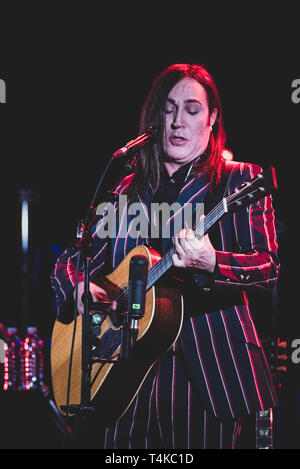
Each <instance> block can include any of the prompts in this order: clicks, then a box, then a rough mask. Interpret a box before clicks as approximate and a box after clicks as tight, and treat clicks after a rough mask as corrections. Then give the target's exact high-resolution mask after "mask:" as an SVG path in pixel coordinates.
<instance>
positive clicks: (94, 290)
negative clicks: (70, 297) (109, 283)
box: [74, 281, 117, 314]
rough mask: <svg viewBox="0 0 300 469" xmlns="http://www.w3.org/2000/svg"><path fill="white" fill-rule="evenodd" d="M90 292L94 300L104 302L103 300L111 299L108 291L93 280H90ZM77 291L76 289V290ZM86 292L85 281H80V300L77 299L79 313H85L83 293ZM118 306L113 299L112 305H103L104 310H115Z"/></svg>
mask: <svg viewBox="0 0 300 469" xmlns="http://www.w3.org/2000/svg"><path fill="white" fill-rule="evenodd" d="M89 286H90V294H91V295H92V298H93V302H95V303H97V302H100V303H101V302H102V301H110V299H109V298H108V296H107V293H106V291H105V290H103V288H101V287H99V286H98V285H96V284H95V283H93V282H90V285H89ZM75 291H76V290H75ZM75 291H74V299H75ZM83 293H84V282H83V281H81V282H79V283H78V301H77V309H78V313H79V314H83V313H84V305H83V302H82V295H83ZM116 308H117V302H116V301H113V302H112V304H111V305H109V306H107V305H105V306H104V307H103V310H105V311H115V310H116Z"/></svg>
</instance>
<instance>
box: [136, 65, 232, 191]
mask: <svg viewBox="0 0 300 469" xmlns="http://www.w3.org/2000/svg"><path fill="white" fill-rule="evenodd" d="M185 77H191V78H194V79H195V80H197V81H198V82H199V83H200V84H201V85H202V86H203V87H204V89H205V90H206V94H207V101H208V107H209V115H211V113H212V111H213V110H214V109H217V111H218V113H217V118H216V121H215V123H214V126H213V130H212V132H211V134H210V139H209V143H208V146H207V148H206V150H205V152H204V155H202V158H199V160H198V161H196V163H195V164H194V166H193V171H192V173H191V175H192V176H195V175H196V174H197V173H199V172H200V171H203V170H204V169H205V170H206V172H207V178H208V181H209V182H210V187H211V188H212V187H213V186H214V185H217V184H218V182H219V180H220V176H221V169H222V162H223V159H222V151H223V149H224V145H225V131H224V127H223V116H222V109H221V102H220V97H219V93H218V90H217V87H216V84H215V82H214V80H213V78H212V77H211V75H210V74H209V73H208V71H207V70H206V68H205V67H204V66H202V65H199V64H173V65H170V66H169V67H167V68H166V69H165V70H164V71H163V72H162V73H161V74H160V75H159V76H158V77H157V79H156V80H155V81H154V82H153V85H152V88H151V90H150V93H149V95H148V96H147V98H146V101H145V103H144V105H143V108H142V112H141V116H140V127H139V131H140V133H143V132H145V131H146V130H147V129H148V128H149V127H150V126H155V127H158V129H161V131H160V135H159V137H158V139H157V141H156V142H155V143H153V144H148V145H146V146H145V147H144V148H143V149H141V150H140V152H139V154H138V155H137V161H136V167H135V172H134V175H133V178H132V182H131V184H130V188H129V192H130V193H132V192H138V193H142V192H143V191H144V190H145V188H146V187H148V186H151V187H152V189H153V192H154V193H155V192H156V191H157V189H158V187H159V183H160V177H161V174H162V170H163V161H164V150H163V143H162V133H163V132H162V129H163V128H164V112H163V111H164V105H165V102H166V99H167V97H168V95H169V93H170V91H171V89H172V88H173V87H174V86H175V85H176V83H178V82H179V81H180V80H182V79H183V78H185Z"/></svg>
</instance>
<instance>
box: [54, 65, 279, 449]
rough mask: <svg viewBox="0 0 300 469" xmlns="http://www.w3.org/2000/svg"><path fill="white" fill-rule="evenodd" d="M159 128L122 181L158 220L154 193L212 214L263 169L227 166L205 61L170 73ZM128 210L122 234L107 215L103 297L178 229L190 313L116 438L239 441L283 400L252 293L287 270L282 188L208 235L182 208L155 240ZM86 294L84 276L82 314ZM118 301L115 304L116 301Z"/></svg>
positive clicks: (100, 259)
mask: <svg viewBox="0 0 300 469" xmlns="http://www.w3.org/2000/svg"><path fill="white" fill-rule="evenodd" d="M149 126H155V127H158V128H159V129H160V138H158V141H157V142H156V143H154V144H153V145H147V146H145V147H144V148H143V149H142V150H140V152H139V155H137V165H136V168H135V171H134V173H133V174H132V175H130V176H128V177H127V178H125V179H123V180H122V181H121V182H120V184H119V186H118V187H117V188H116V191H117V192H118V193H119V194H123V195H124V194H126V195H127V197H128V206H129V205H130V204H131V203H133V202H135V201H139V202H140V203H141V204H142V207H143V209H144V211H145V214H146V220H148V223H149V224H150V223H151V217H149V216H147V215H149V214H150V213H151V204H153V203H162V202H166V203H168V204H169V205H171V204H172V203H174V202H178V203H179V204H180V206H181V207H185V206H187V205H188V204H191V205H192V207H193V209H194V208H195V205H196V204H197V203H204V205H205V213H206V214H207V213H208V210H209V208H212V207H213V206H214V205H216V204H217V203H218V202H219V201H220V200H221V198H222V197H223V195H224V194H226V195H227V194H231V193H232V192H234V190H235V189H236V187H237V186H239V185H240V184H241V183H242V182H243V181H245V180H247V179H250V178H252V177H254V176H256V175H257V174H258V173H259V172H260V171H261V168H260V167H259V166H257V165H253V164H247V163H236V162H231V163H228V164H227V165H225V164H224V159H223V158H222V151H223V150H224V145H225V133H224V129H223V121H222V109H221V103H220V98H219V94H218V91H217V89H216V86H215V83H214V81H213V79H212V77H211V76H210V75H209V73H208V72H207V70H206V69H205V68H204V67H202V66H200V65H189V64H175V65H172V66H170V67H168V68H167V69H166V70H164V71H163V72H162V73H161V74H160V76H159V77H158V78H157V79H156V80H155V82H154V84H153V87H152V89H151V91H150V93H149V96H148V98H147V100H146V102H145V104H144V107H143V109H142V113H141V121H140V131H141V132H142V131H145V130H146V129H147V128H148V127H149ZM116 212H118V206H117V205H116ZM178 212H180V210H179V211H178ZM121 215H122V216H123V215H124V216H123V218H122V216H121V217H119V220H121V221H120V224H118V226H117V230H116V235H115V236H114V237H113V238H111V239H107V240H104V239H101V238H100V237H99V236H97V230H99V225H98V227H95V229H94V231H93V245H92V266H91V287H90V291H91V294H92V297H93V299H94V301H97V300H101V298H103V295H104V294H105V291H104V290H103V289H102V288H101V286H100V285H97V283H96V282H93V279H96V278H97V277H99V276H101V273H102V272H103V269H106V271H107V269H110V270H113V269H115V268H116V266H117V265H118V264H119V263H120V262H121V261H122V260H123V259H124V257H125V256H126V255H127V254H128V253H129V252H130V251H131V249H132V248H133V247H134V246H135V245H136V244H147V245H151V246H152V247H155V248H156V249H158V250H160V251H161V252H164V251H166V250H167V249H168V248H169V247H170V245H171V244H172V239H173V243H174V247H175V254H174V255H173V257H172V261H173V265H174V272H175V273H176V276H177V277H179V279H180V278H181V281H179V283H178V284H177V283H175V280H174V285H180V288H181V290H182V292H183V295H184V300H185V316H184V321H183V325H182V329H181V332H180V335H179V337H178V339H177V340H176V342H175V343H174V345H173V347H172V350H170V351H169V352H168V353H165V354H164V355H163V356H162V357H161V358H160V359H159V360H158V361H157V363H156V364H155V366H154V367H153V368H152V369H151V371H150V372H149V374H148V375H147V377H146V379H145V381H144V383H143V385H142V386H141V389H140V390H139V392H138V394H137V396H136V398H135V400H134V402H133V403H132V405H131V406H130V408H129V409H128V411H127V412H126V414H125V415H124V416H123V417H122V418H121V419H120V420H119V421H118V422H117V423H116V425H115V426H114V427H113V428H109V429H107V431H106V438H105V443H104V446H105V447H106V448H234V447H235V445H236V437H237V435H238V433H239V431H240V422H241V419H242V417H243V415H248V414H251V413H254V412H256V411H258V410H261V409H265V408H269V407H273V406H275V405H276V404H277V397H276V393H275V390H274V386H273V383H272V378H271V374H270V371H269V368H268V365H267V362H266V359H265V356H264V353H263V350H262V347H261V343H260V340H259V338H258V336H257V332H256V329H255V326H254V324H253V321H252V317H251V314H250V311H249V303H248V299H247V294H246V289H247V288H249V287H253V288H254V287H260V288H262V287H264V288H270V287H271V286H272V284H274V282H276V280H277V277H278V272H279V262H278V258H277V242H276V233H275V224H274V211H273V208H272V202H271V197H270V196H268V197H265V198H264V199H263V200H262V201H259V202H257V203H254V204H252V205H251V206H250V207H249V208H244V209H242V210H240V211H239V212H237V213H234V214H226V215H225V216H224V217H223V218H222V219H221V220H220V221H219V223H218V226H217V228H216V229H215V230H214V231H213V232H210V233H209V234H206V235H204V236H201V237H197V236H195V234H194V233H193V231H192V230H191V226H190V227H183V228H182V229H181V230H180V231H179V232H172V229H173V231H174V226H175V224H174V223H173V222H174V218H176V216H177V215H178V214H177V215H176V214H175V215H174V216H173V217H170V218H169V220H167V222H166V223H169V224H170V226H171V232H170V236H169V237H168V238H166V237H160V238H159V239H150V237H149V236H147V235H144V234H143V232H142V230H141V233H140V236H138V237H131V236H130V230H131V227H132V223H133V219H132V216H130V215H128V212H126V215H125V212H122V214H121ZM124 218H127V220H124ZM125 222H126V223H127V224H126V226H127V227H128V229H127V231H126V234H125V235H124V231H123V229H122V224H123V223H125ZM162 229H163V227H160V233H162ZM98 234H99V233H98ZM212 238H214V239H213V241H212ZM75 263H76V254H75V253H73V252H72V250H67V251H65V253H64V254H63V255H62V256H61V257H60V259H58V261H57V263H56V266H55V269H54V272H53V276H52V281H53V287H54V289H55V292H56V295H57V300H58V306H59V309H60V310H62V309H63V308H64V305H65V304H67V303H69V302H70V301H71V300H70V299H72V298H73V294H74V287H75V278H76V274H75V271H76V269H75ZM82 292H83V276H82V274H80V276H79V285H78V298H79V302H78V309H79V312H82V310H83V306H82V302H81V296H82ZM66 301H67V303H66ZM116 307H117V305H116V304H113V306H112V309H116Z"/></svg>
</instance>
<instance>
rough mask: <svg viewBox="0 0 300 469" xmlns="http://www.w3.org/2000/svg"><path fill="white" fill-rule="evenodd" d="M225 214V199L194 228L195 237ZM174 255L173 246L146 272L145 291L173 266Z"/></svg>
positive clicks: (202, 233)
mask: <svg viewBox="0 0 300 469" xmlns="http://www.w3.org/2000/svg"><path fill="white" fill-rule="evenodd" d="M226 212H227V202H226V198H224V199H222V200H221V202H219V204H217V205H216V206H215V207H214V208H213V209H212V210H211V211H210V212H209V214H208V215H206V217H205V218H204V219H202V220H200V221H199V222H198V223H197V225H196V227H195V228H194V233H195V236H197V237H198V236H203V235H205V234H206V233H207V232H208V231H209V230H210V228H211V227H212V226H213V225H214V224H215V223H216V222H217V221H218V220H219V219H220V218H221V217H222V216H223V215H224V213H226ZM175 253H176V250H175V248H174V246H172V247H171V248H170V249H169V250H168V251H167V252H166V253H165V254H164V255H163V256H162V258H161V259H160V260H159V261H158V262H157V263H156V264H154V266H153V267H151V269H149V271H148V282H147V290H148V289H149V288H151V287H152V286H153V285H154V284H155V282H157V280H158V279H160V278H161V277H162V276H163V275H164V274H165V273H166V272H167V271H168V270H169V269H170V268H171V267H172V265H173V262H172V256H173V254H175Z"/></svg>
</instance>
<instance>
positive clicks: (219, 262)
mask: <svg viewBox="0 0 300 469" xmlns="http://www.w3.org/2000/svg"><path fill="white" fill-rule="evenodd" d="M260 172H261V168H260V166H258V165H253V164H246V163H241V164H240V165H239V170H238V171H236V174H235V175H234V177H233V178H232V183H231V184H230V188H229V192H230V193H232V192H234V190H235V188H236V187H237V186H239V185H240V184H241V183H242V182H243V181H246V180H249V179H251V178H253V177H255V176H256V175H257V174H258V173H260ZM225 217H227V218H228V217H230V220H231V224H232V228H231V233H232V236H233V238H234V239H233V240H229V239H228V236H229V234H228V232H227V231H228V230H226V223H225ZM227 224H228V220H227ZM219 226H220V233H221V239H222V247H223V249H222V250H217V251H216V269H215V272H214V274H213V275H212V276H210V277H208V287H207V289H211V287H212V286H213V285H214V286H217V285H222V286H223V285H231V286H237V287H242V288H247V287H250V286H256V287H260V288H267V289H269V288H271V287H272V286H273V284H274V283H275V282H276V281H277V279H278V275H279V268H280V264H279V259H278V256H277V251H278V244H277V239H276V230H275V214H274V209H273V205H272V196H271V195H268V196H266V197H264V198H263V199H261V200H259V201H257V202H255V203H254V204H252V205H250V206H249V207H245V208H243V209H241V210H239V211H237V212H235V213H233V214H231V213H229V214H226V215H225V216H224V219H222V220H221V221H220V222H219ZM229 245H230V246H232V245H234V246H235V249H234V251H233V250H231V249H228V246H229Z"/></svg>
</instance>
